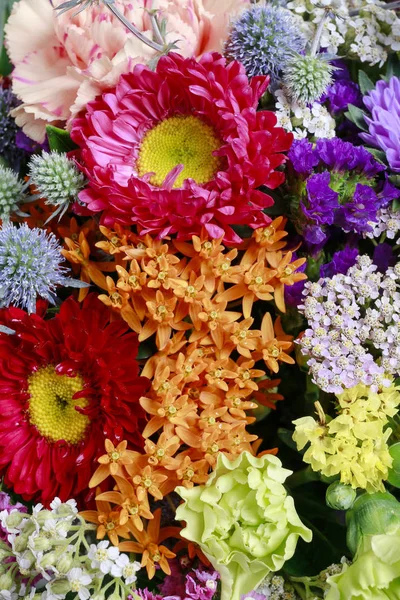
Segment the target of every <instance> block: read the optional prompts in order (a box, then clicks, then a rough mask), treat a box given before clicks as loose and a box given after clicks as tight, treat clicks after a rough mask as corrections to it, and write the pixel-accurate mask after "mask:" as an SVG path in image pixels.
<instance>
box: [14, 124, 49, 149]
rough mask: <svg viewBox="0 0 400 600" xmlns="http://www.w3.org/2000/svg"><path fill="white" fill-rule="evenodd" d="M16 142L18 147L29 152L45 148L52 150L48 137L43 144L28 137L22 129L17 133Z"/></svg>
mask: <svg viewBox="0 0 400 600" xmlns="http://www.w3.org/2000/svg"><path fill="white" fill-rule="evenodd" d="M15 144H16V146H17V148H19V149H20V150H25V152H27V153H29V154H33V153H34V152H39V151H41V150H44V151H45V152H49V151H50V147H49V143H48V141H47V139H46V140H45V141H44V142H43V143H42V144H39V142H35V140H32V139H31V138H30V137H28V136H27V135H26V134H25V133H24V132H23V131H22V129H19V130H18V131H17V133H16V136H15Z"/></svg>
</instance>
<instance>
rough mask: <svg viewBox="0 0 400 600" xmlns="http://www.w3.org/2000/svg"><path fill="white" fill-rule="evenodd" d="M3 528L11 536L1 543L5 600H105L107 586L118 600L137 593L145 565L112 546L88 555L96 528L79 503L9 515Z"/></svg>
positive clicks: (4, 514)
mask: <svg viewBox="0 0 400 600" xmlns="http://www.w3.org/2000/svg"><path fill="white" fill-rule="evenodd" d="M0 524H1V528H2V530H3V531H5V532H6V540H5V541H1V540H0V559H1V560H0V600H3V599H4V600H18V599H20V598H21V597H24V598H34V599H35V600H65V598H66V597H67V595H68V594H71V592H72V593H74V594H75V596H73V597H74V598H75V599H76V600H88V599H89V598H93V597H95V596H96V594H98V595H99V597H101V594H102V587H103V585H107V586H108V588H110V585H111V586H112V587H113V588H114V589H113V598H115V599H117V598H120V599H121V600H123V599H124V598H126V597H127V595H129V594H130V593H131V592H132V584H133V583H134V582H135V581H136V573H137V571H138V570H139V569H140V563H138V562H131V561H130V559H129V557H128V555H126V554H122V553H121V552H120V551H119V550H118V548H117V547H114V546H111V547H110V542H109V541H106V540H104V541H101V542H99V543H97V544H91V546H90V548H89V551H88V552H86V550H85V548H86V547H87V541H86V539H85V537H86V535H87V534H88V533H89V532H90V531H92V530H94V529H96V527H95V526H94V525H91V524H87V523H86V522H85V521H84V520H83V519H82V517H81V516H80V515H78V511H77V508H76V502H75V501H74V500H69V501H68V502H65V503H62V502H61V501H60V500H59V499H58V498H56V499H55V500H54V501H53V502H52V503H51V505H50V510H46V509H44V508H43V506H42V505H41V504H37V505H36V506H34V507H33V509H32V513H31V514H28V513H24V512H20V511H19V510H18V509H17V508H15V509H11V511H10V510H3V511H1V512H0ZM83 545H84V546H85V548H83ZM15 565H17V568H15ZM106 576H107V577H108V578H107V580H106V581H104V582H103V580H104V578H105V577H106ZM110 576H111V578H114V579H111V584H110ZM27 582H29V583H27ZM68 597H69V596H68Z"/></svg>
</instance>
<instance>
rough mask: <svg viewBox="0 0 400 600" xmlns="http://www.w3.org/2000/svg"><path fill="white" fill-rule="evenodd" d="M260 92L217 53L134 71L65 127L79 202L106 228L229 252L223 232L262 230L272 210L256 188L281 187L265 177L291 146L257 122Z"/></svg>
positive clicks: (263, 83)
mask: <svg viewBox="0 0 400 600" xmlns="http://www.w3.org/2000/svg"><path fill="white" fill-rule="evenodd" d="M267 84H268V79H267V78H266V77H254V78H253V79H252V80H251V81H249V80H248V78H247V76H246V73H245V71H244V68H243V66H242V65H241V64H240V63H238V62H235V61H234V62H232V63H230V64H229V65H227V64H226V60H225V58H223V57H222V56H221V55H220V54H217V53H213V54H205V55H204V56H203V57H202V58H201V59H200V60H199V61H197V60H195V59H194V58H190V59H185V58H183V57H182V56H179V55H177V54H170V55H169V56H164V57H162V58H161V59H160V60H159V62H158V65H157V68H156V70H155V71H151V70H150V69H149V68H147V67H145V66H142V65H138V66H136V67H135V69H134V71H133V73H131V74H128V75H123V76H122V77H121V79H120V81H119V83H118V85H117V87H116V88H114V89H113V90H112V91H110V92H108V93H105V94H103V96H102V98H100V99H99V100H97V101H95V102H91V103H89V105H88V107H87V113H86V115H85V116H84V117H83V118H81V119H76V120H75V121H74V123H73V128H72V137H73V139H74V141H75V142H76V143H77V144H78V145H79V146H80V147H81V149H82V150H81V152H80V153H79V154H78V160H79V161H80V162H81V164H82V169H83V171H84V172H85V174H86V175H87V177H88V179H89V189H87V190H84V191H83V192H81V194H80V200H81V201H82V202H84V203H85V204H87V206H88V208H89V209H90V211H92V212H101V213H102V218H101V220H102V223H104V224H105V225H107V226H112V225H114V223H116V222H117V223H121V224H123V225H137V227H138V229H139V231H140V233H141V234H144V233H152V234H157V235H159V236H160V237H165V236H166V235H171V234H177V236H178V237H179V238H180V239H188V238H190V237H191V236H192V235H193V234H198V233H199V232H200V230H201V229H202V228H203V227H204V228H205V229H206V230H207V232H208V233H209V235H210V236H211V237H214V238H215V237H220V236H224V238H225V240H226V241H230V242H239V241H240V237H239V236H238V235H237V234H236V233H235V232H234V230H233V229H232V226H233V225H249V226H250V227H253V228H257V227H260V226H262V225H265V224H267V223H269V221H270V219H269V217H267V216H266V215H265V214H264V212H263V209H265V208H266V207H268V206H271V205H272V204H273V200H272V198H271V197H270V196H269V195H268V194H267V193H265V192H263V191H260V190H259V189H258V188H260V186H266V187H267V188H270V189H274V188H276V187H277V186H278V185H280V184H281V183H282V181H283V179H284V175H283V173H282V172H278V171H276V170H275V169H276V168H277V167H278V166H279V165H281V164H282V163H283V162H284V161H285V160H286V156H285V155H284V154H283V152H284V151H285V150H288V149H289V147H290V145H291V142H292V134H289V133H286V132H285V131H284V130H283V129H282V128H281V127H276V117H275V115H274V114H273V113H272V112H269V111H259V112H257V106H258V101H259V99H260V97H261V96H262V94H263V93H264V91H265V89H266V87H267Z"/></svg>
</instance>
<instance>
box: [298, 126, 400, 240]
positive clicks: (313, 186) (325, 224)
mask: <svg viewBox="0 0 400 600" xmlns="http://www.w3.org/2000/svg"><path fill="white" fill-rule="evenodd" d="M289 158H290V160H291V163H292V165H293V168H294V170H295V171H296V173H297V174H298V175H299V176H300V182H299V186H298V189H299V196H300V198H301V200H300V209H301V210H300V211H298V210H297V211H294V212H295V213H296V214H295V215H294V220H295V224H296V227H297V229H298V231H299V233H301V234H302V235H303V237H304V239H305V240H306V242H307V243H308V244H309V245H311V246H318V247H322V246H323V245H324V244H325V243H326V242H327V240H328V238H329V237H330V234H331V231H332V227H336V228H340V229H341V230H343V231H344V232H346V233H349V232H354V233H357V234H363V233H366V232H369V231H372V227H371V222H375V221H377V213H378V211H379V210H380V209H381V208H383V207H385V206H387V205H388V204H389V203H390V202H391V201H392V200H393V199H395V198H398V197H400V190H398V189H397V188H395V187H394V186H393V185H392V184H391V183H389V182H388V181H387V180H385V182H384V183H382V182H377V176H378V175H379V173H380V172H381V171H383V170H385V167H384V165H382V164H381V163H379V162H378V161H377V160H375V158H374V157H373V156H372V154H371V153H370V152H368V151H367V150H365V148H362V147H360V146H354V145H353V144H351V143H350V142H344V141H343V140H341V139H339V138H333V139H319V140H318V141H317V143H316V145H315V146H313V144H311V143H310V142H309V141H308V140H306V139H302V140H296V141H295V142H294V143H293V145H292V148H291V149H290V151H289Z"/></svg>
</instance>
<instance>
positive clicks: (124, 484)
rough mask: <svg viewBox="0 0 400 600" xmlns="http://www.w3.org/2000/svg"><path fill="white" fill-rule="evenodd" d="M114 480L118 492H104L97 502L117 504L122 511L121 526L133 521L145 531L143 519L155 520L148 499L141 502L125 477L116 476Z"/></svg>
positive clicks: (120, 516) (138, 527)
mask: <svg viewBox="0 0 400 600" xmlns="http://www.w3.org/2000/svg"><path fill="white" fill-rule="evenodd" d="M114 479H115V482H116V484H117V486H118V490H113V491H110V492H103V493H102V494H99V495H98V496H96V500H100V501H106V502H111V503H113V504H117V505H118V506H119V507H120V509H121V510H120V512H119V523H120V525H125V524H126V523H128V521H129V520H131V521H132V523H133V525H134V526H135V527H136V528H137V529H138V530H139V531H143V521H142V518H144V519H148V520H150V519H153V514H152V513H151V511H150V507H149V503H148V500H147V497H145V498H143V499H142V500H141V501H139V499H138V497H137V495H136V493H135V488H134V487H133V485H131V483H130V482H129V481H128V480H127V479H126V478H125V477H120V476H119V475H114Z"/></svg>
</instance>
